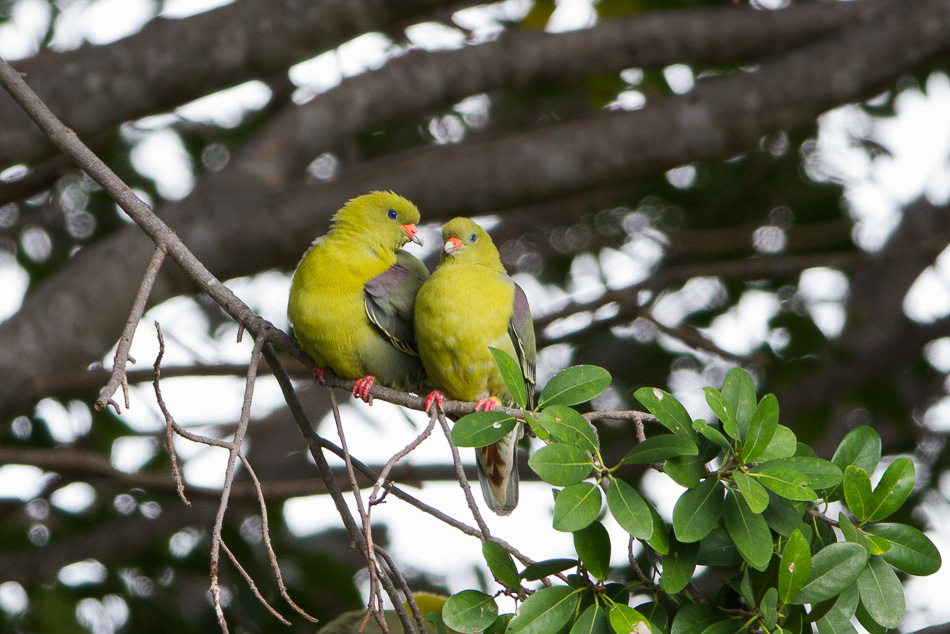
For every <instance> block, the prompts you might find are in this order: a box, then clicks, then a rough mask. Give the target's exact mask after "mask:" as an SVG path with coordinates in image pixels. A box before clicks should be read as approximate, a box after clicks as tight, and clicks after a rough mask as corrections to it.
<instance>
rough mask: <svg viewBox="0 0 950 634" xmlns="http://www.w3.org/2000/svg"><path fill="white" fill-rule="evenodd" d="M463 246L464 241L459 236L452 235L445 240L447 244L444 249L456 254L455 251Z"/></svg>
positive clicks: (450, 253)
mask: <svg viewBox="0 0 950 634" xmlns="http://www.w3.org/2000/svg"><path fill="white" fill-rule="evenodd" d="M461 248H462V241H461V240H460V239H458V238H455V237H452V238H449V239H448V240H446V241H445V244H444V245H443V246H442V250H443V251H445V252H446V253H448V254H449V255H455V252H456V251H458V250H459V249H461Z"/></svg>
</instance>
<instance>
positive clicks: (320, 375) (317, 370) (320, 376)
mask: <svg viewBox="0 0 950 634" xmlns="http://www.w3.org/2000/svg"><path fill="white" fill-rule="evenodd" d="M326 376H327V369H326V368H321V367H320V366H319V365H317V366H314V368H313V378H315V379H316V380H317V383H319V384H320V385H326V384H327V379H326Z"/></svg>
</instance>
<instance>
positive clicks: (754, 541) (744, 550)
mask: <svg viewBox="0 0 950 634" xmlns="http://www.w3.org/2000/svg"><path fill="white" fill-rule="evenodd" d="M723 519H724V520H725V524H726V532H727V533H729V537H731V538H732V541H733V542H734V543H735V545H736V548H737V549H739V554H740V555H742V558H743V559H745V560H746V561H747V562H749V565H750V566H752V567H753V568H755V569H756V570H760V571H762V570H765V569H766V568H767V567H768V565H769V560H771V559H772V531H770V530H769V525H768V523H766V521H765V518H763V517H762V516H761V515H760V514H758V513H753V512H752V510H751V509H750V508H749V505H748V504H746V501H745V499H744V498H743V497H742V496H741V495H738V494H736V493H735V492H734V491H729V492H727V493H726V505H725V512H724V513H723ZM675 525H676V524H675V523H674V526H675Z"/></svg>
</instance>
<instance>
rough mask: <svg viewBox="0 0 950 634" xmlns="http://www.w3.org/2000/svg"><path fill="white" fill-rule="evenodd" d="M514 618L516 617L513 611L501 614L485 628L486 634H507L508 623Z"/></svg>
mask: <svg viewBox="0 0 950 634" xmlns="http://www.w3.org/2000/svg"><path fill="white" fill-rule="evenodd" d="M513 618H515V615H514V614H511V613H508V614H502V615H499V617H498V618H497V619H495V622H494V623H492V624H491V626H490V627H489V628H488V629H487V630H485V634H507V632H508V624H509V623H511V619H513Z"/></svg>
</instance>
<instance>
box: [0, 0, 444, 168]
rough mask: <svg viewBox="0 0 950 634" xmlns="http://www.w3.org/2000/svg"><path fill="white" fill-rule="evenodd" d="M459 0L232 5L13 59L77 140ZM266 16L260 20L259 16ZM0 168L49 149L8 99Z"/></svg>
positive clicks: (2, 114) (1, 123) (1, 106)
mask: <svg viewBox="0 0 950 634" xmlns="http://www.w3.org/2000/svg"><path fill="white" fill-rule="evenodd" d="M459 4H460V2H459V1H458V0H399V1H391V0H390V1H387V0H360V1H354V0H324V1H322V2H319V3H305V4H300V3H299V2H295V1H293V0H238V1H237V2H234V3H232V4H229V5H226V6H223V7H221V8H218V9H214V10H212V11H208V12H205V13H200V14H198V15H195V16H193V17H189V18H185V19H179V20H176V19H164V18H159V19H156V20H153V21H152V22H150V23H149V24H147V25H146V26H145V27H143V28H142V29H141V30H140V31H139V32H138V33H136V34H135V35H132V36H129V37H127V38H125V39H122V40H119V41H118V42H115V43H113V44H109V45H106V46H83V47H81V48H79V49H76V50H74V51H69V52H66V53H56V52H53V51H44V52H43V53H42V54H41V55H38V56H36V57H34V58H32V59H29V60H24V61H22V62H18V63H17V68H18V69H19V70H21V71H23V72H25V73H27V75H28V77H29V79H30V83H31V84H32V85H33V87H34V90H36V92H37V93H38V94H39V95H41V96H42V98H43V100H44V101H46V102H47V103H48V104H49V105H50V106H52V107H53V108H54V109H55V110H56V111H57V112H59V113H60V116H61V117H62V119H63V121H65V122H66V124H67V125H69V127H71V128H72V129H74V130H75V131H76V133H77V134H78V135H79V136H81V137H84V138H89V137H93V136H96V135H99V134H101V133H103V132H105V131H107V130H109V129H111V128H115V127H117V126H118V125H119V124H121V123H123V122H124V121H128V120H130V119H137V118H140V117H142V116H145V115H148V114H153V113H156V112H162V111H164V110H169V109H171V108H174V107H176V106H180V105H182V104H184V103H188V102H190V101H193V100H195V99H198V98H199V97H203V96H205V95H207V94H210V93H212V92H215V91H217V90H222V89H224V88H228V87H231V86H236V85H238V84H241V83H243V82H246V81H249V80H252V79H262V78H267V77H269V76H271V75H273V74H275V73H282V72H286V70H287V68H288V67H289V66H291V65H293V64H295V63H297V62H301V61H303V60H305V59H308V58H310V57H314V56H316V55H319V54H320V53H323V52H325V51H327V50H330V49H332V48H334V47H336V46H339V45H340V44H342V43H344V42H346V41H347V40H349V39H352V38H354V37H356V36H357V35H360V34H361V33H364V32H366V31H373V30H379V29H383V28H385V27H388V26H391V25H393V24H394V23H397V22H400V21H403V20H422V19H424V15H425V14H426V13H427V12H430V11H432V10H435V9H439V8H443V7H448V6H456V5H459ZM263 16H266V19H263ZM0 130H3V134H4V143H3V144H2V145H0V169H2V168H3V167H6V166H8V165H13V164H16V163H29V162H32V161H35V160H37V159H39V158H43V157H45V156H48V155H49V154H50V151H51V150H52V148H51V147H50V145H49V143H48V142H47V140H46V139H45V138H44V137H43V135H41V134H37V131H36V130H35V129H34V128H32V126H30V125H29V124H28V122H27V121H26V119H24V118H23V116H22V113H19V112H18V111H17V108H16V106H15V105H14V104H13V103H11V102H10V101H9V100H7V99H4V98H2V97H0Z"/></svg>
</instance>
